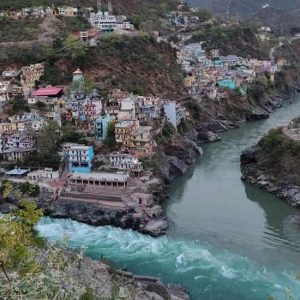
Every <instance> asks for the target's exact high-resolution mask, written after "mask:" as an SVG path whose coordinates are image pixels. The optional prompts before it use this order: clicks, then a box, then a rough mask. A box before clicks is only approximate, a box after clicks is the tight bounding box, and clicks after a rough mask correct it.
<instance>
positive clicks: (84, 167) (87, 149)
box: [65, 144, 94, 173]
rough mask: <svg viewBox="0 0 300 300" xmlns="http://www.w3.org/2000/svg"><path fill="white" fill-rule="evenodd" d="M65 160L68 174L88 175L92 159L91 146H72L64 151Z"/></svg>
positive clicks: (92, 150)
mask: <svg viewBox="0 0 300 300" xmlns="http://www.w3.org/2000/svg"><path fill="white" fill-rule="evenodd" d="M65 158H66V161H67V166H68V170H69V171H70V172H77V173H90V172H91V169H92V161H93V158H94V149H93V147H92V146H84V145H79V144H72V145H70V147H69V148H68V149H67V151H65Z"/></svg>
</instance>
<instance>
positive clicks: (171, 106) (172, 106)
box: [163, 101, 184, 129]
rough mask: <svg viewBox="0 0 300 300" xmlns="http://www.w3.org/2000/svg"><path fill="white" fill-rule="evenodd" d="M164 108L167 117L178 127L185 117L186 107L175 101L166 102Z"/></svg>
mask: <svg viewBox="0 0 300 300" xmlns="http://www.w3.org/2000/svg"><path fill="white" fill-rule="evenodd" d="M163 108H164V114H165V117H166V118H167V120H168V121H169V122H170V123H171V124H172V125H173V126H174V127H175V128H176V129H177V126H178V125H179V124H180V122H181V121H182V120H183V119H184V109H183V108H182V107H181V106H180V105H179V104H178V103H177V102H175V101H167V102H165V103H164V105H163Z"/></svg>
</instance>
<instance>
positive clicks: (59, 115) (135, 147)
mask: <svg viewBox="0 0 300 300" xmlns="http://www.w3.org/2000/svg"><path fill="white" fill-rule="evenodd" d="M180 6H181V8H182V6H184V4H181V5H180ZM105 9H107V10H105ZM105 9H104V8H103V6H102V4H101V3H100V2H98V3H97V10H96V12H95V11H94V10H93V9H92V8H84V9H81V10H79V9H78V8H74V7H67V6H64V7H54V6H53V7H32V8H30V9H29V8H28V9H27V8H24V9H22V10H21V11H9V12H1V16H5V17H9V18H15V19H18V18H44V17H46V16H48V15H52V16H66V17H71V18H72V17H77V16H79V15H80V16H82V17H84V18H86V20H87V21H88V22H89V23H90V25H91V27H92V29H90V30H88V31H85V32H83V31H82V32H80V33H79V37H80V39H81V40H82V41H85V40H90V38H93V39H95V40H96V39H99V36H101V34H110V33H112V32H114V33H116V32H118V33H119V34H122V33H124V32H133V31H135V28H134V26H133V25H132V24H131V23H130V22H129V21H128V19H127V17H126V16H118V15H114V14H113V8H112V4H111V1H108V5H107V7H106V8H105ZM168 17H169V21H170V24H171V26H174V27H175V28H177V27H184V29H186V28H189V29H190V28H193V27H194V26H195V25H196V24H198V23H199V22H200V21H199V17H197V16H196V15H194V14H191V15H189V16H186V15H185V14H180V13H179V14H178V13H176V14H174V13H173V14H171V15H169V16H168ZM72 34H73V36H74V33H72ZM77 35H78V33H77ZM189 37H190V35H189V34H188V35H187V36H186V35H184V34H183V35H182V38H181V42H180V43H178V44H177V45H175V44H174V43H173V47H175V49H176V52H177V63H178V64H179V65H180V66H181V68H182V70H183V72H184V74H185V86H186V88H187V89H188V94H189V96H190V97H192V98H195V99H199V98H201V97H204V96H206V97H208V98H210V99H211V101H215V100H220V99H222V98H226V97H230V93H231V92H232V91H235V92H237V93H238V95H239V96H240V97H244V96H245V95H246V94H247V87H248V85H249V84H251V82H253V80H255V78H256V77H257V76H258V75H259V74H261V73H268V74H269V76H270V80H271V81H274V74H275V73H276V72H278V71H280V69H281V68H282V66H283V65H284V61H277V62H276V63H275V62H274V61H271V60H270V61H266V60H258V59H246V58H242V57H239V56H237V55H234V54H232V55H227V56H224V55H221V53H220V51H219V50H218V49H213V50H211V51H206V50H204V47H203V46H204V44H205V41H203V42H200V43H190V44H186V43H185V41H186V40H188V38H189ZM159 41H160V40H159ZM89 46H93V43H90V44H89ZM45 71H46V70H45V64H44V63H43V62H39V63H35V64H31V65H27V66H26V65H25V66H22V67H21V68H20V69H17V68H10V69H5V70H3V71H2V76H1V77H0V109H1V119H0V154H1V157H2V159H3V161H4V164H2V166H3V173H4V177H5V178H6V179H9V180H11V181H13V182H15V183H26V182H30V183H32V184H37V185H39V186H40V187H41V188H42V189H44V190H45V191H47V193H48V194H47V195H48V196H47V199H48V200H49V201H54V202H55V201H61V202H67V203H68V202H69V203H76V202H78V201H84V202H86V203H94V204H95V203H96V204H97V205H98V206H99V207H101V208H103V209H112V210H115V211H123V212H126V213H129V214H133V215H134V216H135V217H136V218H138V219H139V220H140V224H141V226H140V227H141V228H144V229H143V230H145V231H147V232H150V233H151V234H153V235H156V234H160V233H161V232H163V231H164V230H165V229H166V228H167V226H168V225H167V221H166V220H165V218H164V213H163V210H162V209H161V207H160V205H159V203H158V202H157V201H156V200H157V199H155V197H154V196H153V194H152V193H151V192H150V188H149V187H150V186H151V184H152V183H153V180H154V179H155V176H154V174H153V170H152V169H151V168H145V165H147V161H151V159H152V157H154V156H155V155H156V154H157V151H158V148H159V147H158V146H159V145H158V142H157V136H159V135H161V134H162V132H163V130H164V128H165V127H166V126H169V127H171V128H172V129H173V130H174V131H175V132H178V130H179V129H180V127H181V126H182V124H183V123H184V122H186V121H188V120H189V119H190V113H189V112H188V111H187V110H186V108H185V107H184V106H183V105H182V104H181V103H180V101H178V99H172V98H162V97H158V96H156V95H138V94H135V93H132V92H129V91H123V90H121V89H117V88H115V89H110V90H108V91H106V93H103V91H102V90H101V89H99V88H97V85H96V83H95V82H94V81H93V80H91V79H90V78H89V77H88V76H86V74H84V73H83V72H82V71H81V69H80V68H77V69H75V70H73V74H70V77H71V78H72V80H71V82H69V84H67V85H66V84H62V85H57V86H47V85H43V84H40V80H41V78H42V76H43V75H44V74H45ZM51 130H54V133H55V132H56V133H57V137H56V139H60V142H59V145H58V149H55V151H54V150H53V149H54V148H53V149H52V148H51V146H50V145H49V149H52V150H49V152H47V149H46V148H47V147H48V145H47V136H49V135H50V134H51V133H53V132H51ZM65 132H69V133H68V134H66V133H65ZM67 135H69V136H68V137H66V136H67ZM43 139H44V140H43ZM45 139H46V143H45ZM52 142H53V143H57V140H55V139H54V140H53V141H52ZM51 151H52V152H55V153H52V152H51ZM40 153H43V155H44V156H42V158H41V159H40V164H41V165H37V163H36V162H35V163H34V161H36V160H37V159H35V158H36V155H38V154H40ZM45 153H46V154H45ZM43 157H44V158H43ZM45 157H47V159H45ZM49 195H50V196H49Z"/></svg>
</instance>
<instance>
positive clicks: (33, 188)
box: [20, 182, 40, 197]
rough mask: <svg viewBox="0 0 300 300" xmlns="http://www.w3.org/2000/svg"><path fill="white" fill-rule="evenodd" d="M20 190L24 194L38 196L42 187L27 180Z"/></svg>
mask: <svg viewBox="0 0 300 300" xmlns="http://www.w3.org/2000/svg"><path fill="white" fill-rule="evenodd" d="M20 190H21V192H22V193H23V194H27V195H29V196H31V197H38V196H39V195H40V187H39V186H38V185H37V184H31V183H29V182H25V183H23V184H22V185H21V186H20Z"/></svg>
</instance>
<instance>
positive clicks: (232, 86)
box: [218, 79, 236, 90]
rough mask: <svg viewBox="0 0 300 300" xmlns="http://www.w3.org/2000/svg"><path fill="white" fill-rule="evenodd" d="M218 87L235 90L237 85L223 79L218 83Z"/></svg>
mask: <svg viewBox="0 0 300 300" xmlns="http://www.w3.org/2000/svg"><path fill="white" fill-rule="evenodd" d="M218 86H219V87H222V88H226V89H230V90H234V89H235V88H236V84H235V82H234V81H233V80H231V79H223V80H219V81H218Z"/></svg>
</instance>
